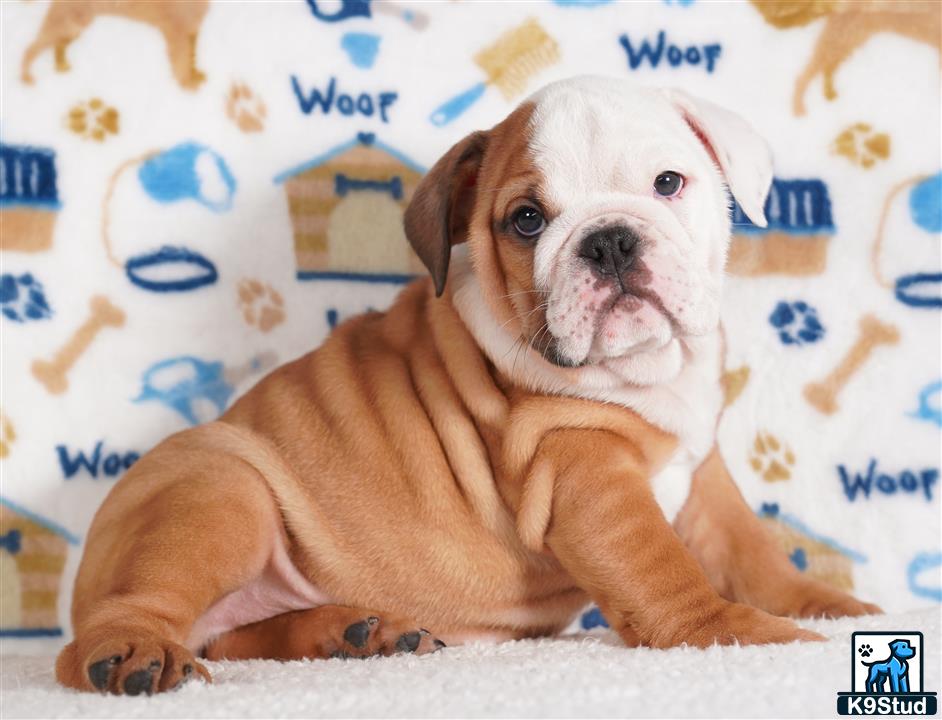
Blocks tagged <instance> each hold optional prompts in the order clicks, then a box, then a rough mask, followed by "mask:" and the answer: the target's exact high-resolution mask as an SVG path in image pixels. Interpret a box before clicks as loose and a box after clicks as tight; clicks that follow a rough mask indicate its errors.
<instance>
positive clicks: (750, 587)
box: [675, 448, 881, 617]
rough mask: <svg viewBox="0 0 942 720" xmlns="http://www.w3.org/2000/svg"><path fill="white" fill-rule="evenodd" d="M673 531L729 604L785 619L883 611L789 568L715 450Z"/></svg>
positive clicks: (696, 476)
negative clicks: (757, 609)
mask: <svg viewBox="0 0 942 720" xmlns="http://www.w3.org/2000/svg"><path fill="white" fill-rule="evenodd" d="M675 528H676V530H677V533H678V534H679V535H680V536H681V538H683V540H684V542H685V543H686V544H687V546H688V547H689V549H690V551H691V552H692V553H693V554H694V556H695V557H696V558H697V560H698V561H699V562H700V565H701V566H702V567H703V569H704V570H705V571H706V574H707V577H709V579H710V582H711V584H712V585H713V586H714V587H715V588H716V589H717V591H718V592H719V593H720V594H721V595H722V596H723V597H725V598H727V599H729V600H735V601H736V602H741V603H746V604H748V605H752V606H753V607H757V608H760V609H762V610H765V611H766V612H769V613H772V614H773V615H779V616H789V617H822V616H824V617H845V616H857V615H868V614H874V613H879V612H881V610H880V608H878V607H877V606H876V605H872V604H870V603H865V602H861V601H860V600H857V599H856V598H855V597H853V596H851V595H848V594H847V593H845V592H843V591H841V590H838V589H836V588H833V587H831V586H830V585H826V584H825V583H823V582H820V581H818V580H814V579H811V578H809V577H807V576H805V575H803V574H802V573H801V572H800V571H799V570H798V569H797V568H796V567H795V566H794V565H792V563H791V561H789V559H788V558H787V557H786V555H785V553H784V552H783V551H782V549H781V548H780V547H779V546H778V545H777V543H776V542H775V539H774V538H773V537H772V536H771V535H770V534H769V533H768V532H767V531H766V529H765V528H764V527H763V526H762V523H761V522H760V521H759V519H758V518H757V517H756V515H755V513H753V512H752V510H751V509H750V508H749V506H748V505H746V503H745V501H744V500H743V497H742V495H741V494H740V492H739V488H737V487H736V484H735V482H734V481H733V479H732V477H730V475H729V471H728V470H727V469H726V464H725V463H724V462H723V459H722V457H721V456H720V454H719V450H717V448H714V449H713V451H712V452H711V453H710V454H709V455H708V456H707V458H706V460H704V461H703V464H702V465H701V466H700V467H699V468H698V469H697V471H696V472H695V473H694V476H693V483H692V485H691V488H690V497H689V498H688V499H687V502H686V504H685V505H684V507H683V509H682V510H681V512H680V514H679V515H678V516H677V520H676V521H675Z"/></svg>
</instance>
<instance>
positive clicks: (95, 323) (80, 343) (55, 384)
mask: <svg viewBox="0 0 942 720" xmlns="http://www.w3.org/2000/svg"><path fill="white" fill-rule="evenodd" d="M89 306H90V309H91V315H90V316H89V318H88V319H87V320H86V321H85V322H84V323H82V326H81V327H79V329H78V330H76V331H75V332H74V333H72V337H71V338H69V340H68V342H66V343H65V345H63V346H62V347H61V348H60V349H59V351H58V352H56V354H55V357H53V359H52V360H35V361H34V362H33V366H32V370H33V377H35V378H36V379H37V380H39V382H41V383H42V384H43V385H44V386H45V387H46V390H48V391H49V392H50V393H52V394H53V395H59V394H61V393H64V392H65V391H66V390H67V389H68V387H69V378H68V374H69V370H71V369H72V366H73V365H75V363H76V361H77V360H78V359H79V358H80V357H81V356H82V355H83V354H84V353H85V351H86V350H87V349H88V346H89V345H91V344H92V341H93V340H94V339H95V337H96V336H97V335H98V333H99V331H101V330H102V328H105V327H109V326H110V327H121V326H122V325H124V318H125V315H124V311H123V310H121V308H118V307H115V306H114V305H112V304H111V303H110V302H109V301H108V298H106V297H104V296H102V295H95V296H94V297H92V299H91V302H90V303H89Z"/></svg>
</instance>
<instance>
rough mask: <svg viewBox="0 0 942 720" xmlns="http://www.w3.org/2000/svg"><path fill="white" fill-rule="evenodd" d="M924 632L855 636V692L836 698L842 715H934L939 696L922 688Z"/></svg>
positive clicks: (852, 638)
mask: <svg viewBox="0 0 942 720" xmlns="http://www.w3.org/2000/svg"><path fill="white" fill-rule="evenodd" d="M924 648H925V646H924V643H923V637H922V633H921V632H855V633H854V634H853V635H852V636H851V660H850V664H851V682H852V687H853V691H852V692H841V693H838V694H837V712H838V714H840V715H935V714H936V708H937V698H936V693H934V692H926V691H925V687H924V685H923V675H924V674H923V660H924V657H925V654H924Z"/></svg>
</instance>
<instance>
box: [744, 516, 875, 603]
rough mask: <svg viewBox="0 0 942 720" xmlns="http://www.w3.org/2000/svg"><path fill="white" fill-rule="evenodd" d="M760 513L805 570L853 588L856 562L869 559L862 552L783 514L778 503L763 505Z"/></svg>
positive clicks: (796, 564)
mask: <svg viewBox="0 0 942 720" xmlns="http://www.w3.org/2000/svg"><path fill="white" fill-rule="evenodd" d="M759 516H760V518H761V519H762V523H763V524H764V525H765V526H766V528H767V529H768V530H769V532H771V533H772V535H773V536H774V537H775V539H776V540H777V541H778V542H779V544H780V545H781V546H782V549H784V550H785V552H786V554H787V555H788V557H789V559H790V560H791V561H792V564H793V565H795V566H796V567H797V568H798V569H799V570H801V571H802V572H803V573H804V574H806V575H808V576H809V577H813V578H814V579H816V580H820V581H822V582H825V583H827V584H828V585H831V586H832V587H836V588H838V589H839V590H845V591H850V590H853V588H854V563H855V562H866V558H865V557H864V556H863V555H861V554H860V553H858V552H855V551H854V550H850V549H849V548H845V547H843V546H842V545H840V544H839V543H837V542H835V541H834V540H831V539H830V538H826V537H823V536H821V535H818V534H816V533H815V532H813V531H812V530H810V529H809V528H807V527H805V525H804V524H803V523H802V522H801V521H799V520H797V519H796V518H793V517H791V516H790V515H783V514H780V513H779V510H778V506H777V505H763V507H762V510H761V511H760V513H759Z"/></svg>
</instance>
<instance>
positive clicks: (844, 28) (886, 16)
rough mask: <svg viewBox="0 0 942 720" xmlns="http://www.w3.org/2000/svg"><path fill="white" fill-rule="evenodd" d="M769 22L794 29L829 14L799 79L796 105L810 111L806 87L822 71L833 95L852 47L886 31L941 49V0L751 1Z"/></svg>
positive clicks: (826, 87)
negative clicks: (835, 83)
mask: <svg viewBox="0 0 942 720" xmlns="http://www.w3.org/2000/svg"><path fill="white" fill-rule="evenodd" d="M752 4H753V5H755V6H756V7H757V8H758V9H759V11H760V12H761V13H762V15H763V17H764V18H765V19H766V21H767V22H768V23H770V24H771V25H774V26H775V27H777V28H782V29H785V28H792V27H798V26H801V25H807V24H808V23H810V22H812V21H814V20H816V19H818V18H820V17H825V16H826V17H827V20H826V21H825V23H824V28H823V30H822V31H821V34H820V35H819V36H818V42H817V43H816V45H815V48H814V51H813V53H812V55H811V59H810V60H809V61H808V64H807V66H806V67H805V69H804V70H803V71H802V72H801V74H800V75H799V76H798V79H797V81H796V82H795V94H794V97H793V99H792V110H793V112H794V113H795V115H804V114H805V91H806V90H807V89H808V85H809V84H810V83H811V81H812V80H814V79H815V78H816V77H817V76H818V75H821V76H822V78H823V80H824V97H826V98H827V99H828V100H834V99H835V98H836V97H837V90H836V89H835V87H834V74H835V73H836V72H837V70H838V68H839V67H840V66H841V65H842V64H843V63H844V61H845V60H847V59H848V58H849V57H850V56H851V55H852V54H853V52H854V51H855V50H856V49H857V48H859V47H861V46H863V45H864V44H866V42H867V41H868V40H869V39H870V38H871V37H873V36H874V35H876V34H878V33H881V32H890V33H897V34H899V35H902V36H904V37H908V38H911V39H913V40H917V41H919V42H924V43H927V44H929V45H932V46H934V47H935V48H936V49H942V19H940V18H942V4H940V3H939V2H935V1H934V0H855V1H847V0H752Z"/></svg>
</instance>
